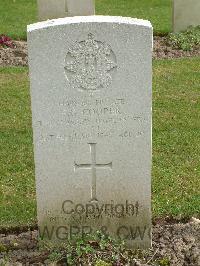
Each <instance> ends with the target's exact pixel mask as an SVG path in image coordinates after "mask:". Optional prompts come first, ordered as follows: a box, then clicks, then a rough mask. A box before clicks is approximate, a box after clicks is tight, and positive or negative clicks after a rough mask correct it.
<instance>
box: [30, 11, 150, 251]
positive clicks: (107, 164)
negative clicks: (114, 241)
mask: <svg viewBox="0 0 200 266" xmlns="http://www.w3.org/2000/svg"><path fill="white" fill-rule="evenodd" d="M52 40H53V41H52ZM55 40H56V41H55ZM28 50H29V65H30V79H31V99H32V119H33V131H34V151H35V168H36V186H37V205H38V222H39V227H40V232H41V235H44V230H46V229H48V231H49V232H50V236H49V238H54V239H55V238H58V239H66V238H70V239H73V237H75V235H76V234H79V236H80V234H81V235H83V236H84V234H86V233H91V232H94V231H95V230H102V231H103V232H104V233H105V232H108V233H110V234H111V235H113V236H115V237H119V238H121V239H125V240H126V241H127V245H128V246H131V247H150V246H151V232H150V231H151V86H152V27H151V24H150V22H148V21H143V20H137V19H131V18H122V17H106V16H105V17H104V16H91V17H73V18H64V19H57V20H52V21H46V22H41V23H37V24H33V25H30V26H28ZM51 233H52V235H51ZM45 236H46V235H45ZM46 237H47V236H46Z"/></svg>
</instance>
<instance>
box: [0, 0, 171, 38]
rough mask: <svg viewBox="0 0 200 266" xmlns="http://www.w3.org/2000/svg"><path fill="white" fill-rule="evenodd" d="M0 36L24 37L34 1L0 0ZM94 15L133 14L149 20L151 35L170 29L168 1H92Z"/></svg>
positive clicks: (34, 15) (34, 17)
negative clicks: (151, 28)
mask: <svg viewBox="0 0 200 266" xmlns="http://www.w3.org/2000/svg"><path fill="white" fill-rule="evenodd" d="M0 14H1V15H0V35H1V34H5V35H8V36H9V37H11V38H13V39H20V40H25V39H26V25H28V24H31V23H35V22H37V21H38V19H37V5H36V0H2V1H1V5H0ZM96 14H97V15H110V16H111V15H112V16H125V17H137V18H140V19H147V20H150V21H151V22H152V24H153V27H154V33H155V34H158V33H159V34H160V33H161V34H163V33H167V32H170V31H171V27H172V26H171V21H172V18H171V16H172V9H171V0H152V1H149V0H143V1H141V0H117V1H116V0H96Z"/></svg>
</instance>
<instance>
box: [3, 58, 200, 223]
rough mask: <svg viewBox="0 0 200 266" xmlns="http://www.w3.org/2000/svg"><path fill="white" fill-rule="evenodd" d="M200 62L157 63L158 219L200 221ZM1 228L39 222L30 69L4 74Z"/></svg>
mask: <svg viewBox="0 0 200 266" xmlns="http://www.w3.org/2000/svg"><path fill="white" fill-rule="evenodd" d="M199 65H200V59H199V58H194V59H181V60H161V61H154V86H153V87H154V93H153V96H154V97H153V98H154V100H153V105H154V106H153V107H154V113H153V173H152V176H153V216H154V217H162V216H170V215H172V216H175V217H176V216H181V217H189V216H193V215H197V216H199V215H200V197H199V187H200V178H199V177H200V165H199V150H200V141H199V128H200V67H199ZM0 106H1V109H0V121H1V123H0V165H1V168H0V202H1V204H0V227H1V226H4V227H5V226H17V225H22V224H32V223H33V222H34V221H35V220H36V201H35V189H34V188H35V185H34V163H33V152H32V149H33V148H32V129H31V112H30V96H29V82H28V70H27V68H0Z"/></svg>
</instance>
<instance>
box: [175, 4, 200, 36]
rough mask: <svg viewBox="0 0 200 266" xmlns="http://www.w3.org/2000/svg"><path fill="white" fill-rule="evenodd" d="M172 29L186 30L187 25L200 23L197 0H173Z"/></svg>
mask: <svg viewBox="0 0 200 266" xmlns="http://www.w3.org/2000/svg"><path fill="white" fill-rule="evenodd" d="M173 5H174V6H173V31H174V32H179V31H183V30H186V29H187V28H188V27H189V26H198V25H200V1H199V0H174V2H173Z"/></svg>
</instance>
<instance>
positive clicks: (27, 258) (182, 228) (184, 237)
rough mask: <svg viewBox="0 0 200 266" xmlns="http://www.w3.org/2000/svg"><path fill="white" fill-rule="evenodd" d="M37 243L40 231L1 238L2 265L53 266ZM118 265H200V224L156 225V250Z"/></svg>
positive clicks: (46, 252)
mask: <svg viewBox="0 0 200 266" xmlns="http://www.w3.org/2000/svg"><path fill="white" fill-rule="evenodd" d="M37 239H38V231H37V230H34V231H27V232H24V233H20V234H0V265H4V264H3V263H5V261H7V262H8V264H6V265H18V266H20V265H38V266H39V265H49V262H47V259H48V256H49V254H48V251H45V250H43V251H41V250H39V248H38V240H37ZM145 263H146V264H145ZM54 265H67V264H66V263H63V264H62V263H61V264H54ZM79 265H88V264H79ZM117 265H118V266H121V265H129V266H140V265H145V266H147V265H157V266H158V265H163V266H168V265H170V266H198V265H200V220H198V219H195V218H192V219H191V220H190V221H189V222H187V223H185V224H183V223H177V224H166V223H163V224H160V223H159V224H157V225H155V226H154V227H153V248H152V249H150V250H148V251H147V252H146V256H145V258H143V257H141V259H138V258H137V259H132V260H131V262H129V264H126V263H125V264H124V263H121V264H120V263H119V264H117Z"/></svg>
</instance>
